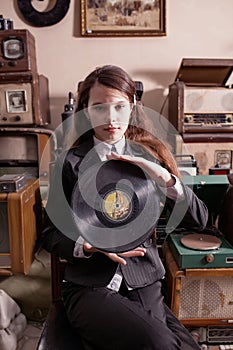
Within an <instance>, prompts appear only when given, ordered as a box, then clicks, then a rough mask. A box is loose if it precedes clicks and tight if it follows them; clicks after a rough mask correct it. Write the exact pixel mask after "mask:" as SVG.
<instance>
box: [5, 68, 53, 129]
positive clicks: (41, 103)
mask: <svg viewBox="0 0 233 350" xmlns="http://www.w3.org/2000/svg"><path fill="white" fill-rule="evenodd" d="M49 123H50V108H49V87H48V79H47V78H46V77H45V76H43V75H39V74H37V73H30V72H21V73H8V74H5V73H0V126H1V125H3V126H5V125H6V126H7V125H12V126H14V125H18V126H22V125H47V124H49Z"/></svg>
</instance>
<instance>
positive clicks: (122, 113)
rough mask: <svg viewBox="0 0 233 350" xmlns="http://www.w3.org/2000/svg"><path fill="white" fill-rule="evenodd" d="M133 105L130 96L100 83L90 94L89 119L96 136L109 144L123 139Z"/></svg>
mask: <svg viewBox="0 0 233 350" xmlns="http://www.w3.org/2000/svg"><path fill="white" fill-rule="evenodd" d="M131 109H132V105H131V103H130V102H129V99H128V96H127V95H125V94H123V93H121V92H120V91H118V90H115V89H111V88H108V87H106V86H105V85H101V84H99V83H97V84H95V85H94V86H93V87H92V88H91V89H90V93H89V101H88V108H87V117H88V118H89V120H90V122H91V124H92V127H93V129H94V133H95V136H96V137H97V138H98V139H99V140H101V141H105V142H108V143H110V144H111V143H114V142H116V141H118V140H120V139H121V138H122V136H123V135H124V133H125V131H126V130H127V128H128V124H129V118H130V114H131Z"/></svg>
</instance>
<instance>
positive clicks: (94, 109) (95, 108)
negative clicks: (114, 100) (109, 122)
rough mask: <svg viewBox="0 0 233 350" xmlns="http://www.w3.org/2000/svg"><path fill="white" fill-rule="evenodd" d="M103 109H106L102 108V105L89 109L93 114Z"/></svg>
mask: <svg viewBox="0 0 233 350" xmlns="http://www.w3.org/2000/svg"><path fill="white" fill-rule="evenodd" d="M105 108H106V107H104V106H103V105H95V106H92V107H91V109H92V110H93V111H95V112H103V111H104V110H105Z"/></svg>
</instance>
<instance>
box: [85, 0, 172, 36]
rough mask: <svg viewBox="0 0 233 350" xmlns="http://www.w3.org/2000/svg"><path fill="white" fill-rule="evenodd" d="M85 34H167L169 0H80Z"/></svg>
mask: <svg viewBox="0 0 233 350" xmlns="http://www.w3.org/2000/svg"><path fill="white" fill-rule="evenodd" d="M81 35H82V36H84V37H129V36H130V37H133V36H135V37H140V36H141V37H145V36H165V35H166V0H81Z"/></svg>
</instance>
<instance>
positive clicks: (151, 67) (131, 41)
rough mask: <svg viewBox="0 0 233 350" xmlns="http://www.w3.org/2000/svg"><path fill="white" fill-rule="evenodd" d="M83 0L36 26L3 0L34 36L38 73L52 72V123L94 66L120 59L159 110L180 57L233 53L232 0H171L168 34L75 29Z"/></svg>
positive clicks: (1, 9)
mask: <svg viewBox="0 0 233 350" xmlns="http://www.w3.org/2000/svg"><path fill="white" fill-rule="evenodd" d="M46 2H47V3H48V0H45V1H44V3H46ZM36 3H38V1H36V0H34V4H35V5H34V6H35V7H36V6H37V5H36ZM79 3H80V1H79V0H71V3H70V8H69V11H68V13H67V15H66V17H65V18H64V19H63V20H62V21H61V22H59V23H57V24H55V25H53V26H50V27H40V28H37V27H33V26H30V25H27V24H26V23H25V22H24V20H23V18H22V16H21V14H20V13H19V11H18V9H17V1H16V0H1V5H0V13H1V14H2V15H3V16H4V17H5V18H11V19H12V20H13V21H14V28H15V29H28V30H29V31H30V32H31V33H32V34H33V35H34V36H35V39H36V48H37V63H38V73H40V74H43V75H45V76H46V77H48V78H49V86H50V103H51V113H52V124H51V127H52V128H54V127H55V126H57V125H58V124H59V123H60V122H61V112H62V111H63V107H64V104H65V103H66V102H67V97H66V96H67V94H68V92H69V91H73V92H75V91H76V87H77V82H78V81H80V80H83V79H84V78H85V76H86V75H87V74H88V73H89V72H90V71H91V70H93V69H94V68H95V67H96V66H100V65H103V64H109V63H110V64H117V65H120V66H122V67H123V68H124V69H126V70H127V71H128V72H129V73H130V74H131V76H132V77H133V79H134V80H142V81H143V84H144V91H145V92H144V96H143V102H144V103H145V105H146V106H147V107H150V108H152V109H154V110H157V111H159V110H160V109H161V107H162V104H163V102H164V100H165V97H166V94H167V89H168V86H169V84H170V83H172V82H173V81H174V78H175V76H176V73H177V71H178V68H179V65H180V62H181V60H182V58H184V57H185V58H233V17H232V14H233V1H232V0H167V15H166V17H167V35H166V36H164V37H127V38H122V37H114V38H84V37H81V36H80V35H77V33H78V32H80V30H79V29H78V27H79V24H80V9H79ZM43 5H44V4H43ZM165 107H166V106H165ZM165 114H166V108H165Z"/></svg>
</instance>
